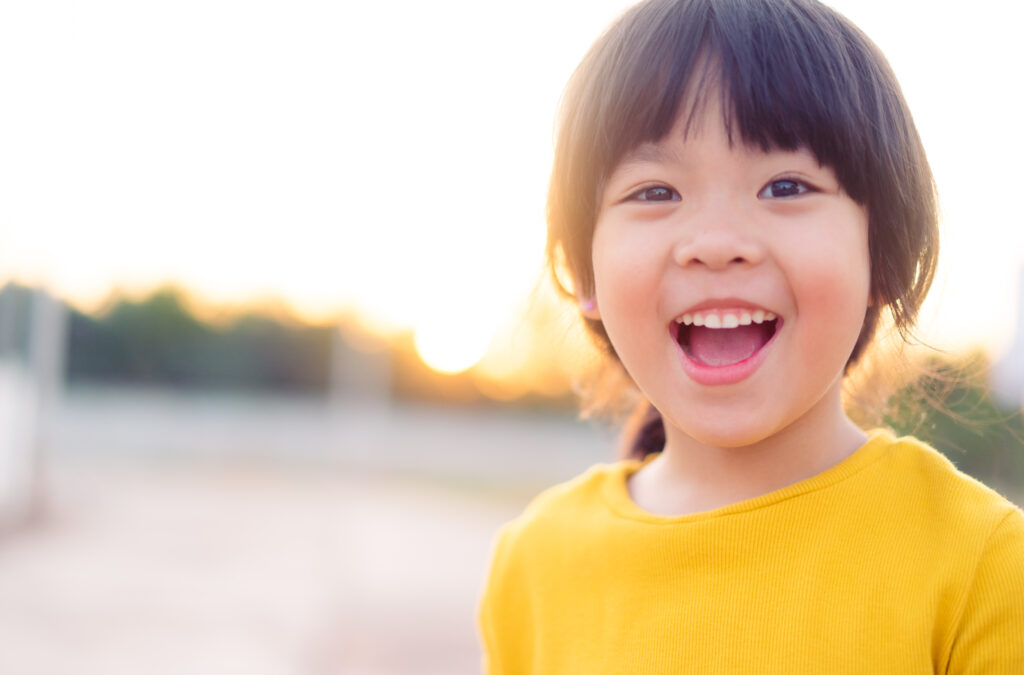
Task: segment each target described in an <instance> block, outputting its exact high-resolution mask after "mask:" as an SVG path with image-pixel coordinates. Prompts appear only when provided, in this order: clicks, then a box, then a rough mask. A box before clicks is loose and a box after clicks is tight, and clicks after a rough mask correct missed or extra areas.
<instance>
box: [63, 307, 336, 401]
mask: <svg viewBox="0 0 1024 675" xmlns="http://www.w3.org/2000/svg"><path fill="white" fill-rule="evenodd" d="M184 300H185V299H184V297H183V294H182V293H181V292H180V291H178V290H176V289H174V288H164V289H160V290H158V291H156V292H154V293H153V294H152V295H150V296H149V297H147V298H145V299H143V300H140V301H131V300H126V299H121V300H118V301H117V302H115V303H114V304H113V305H111V306H110V307H109V308H108V309H107V310H106V311H104V312H102V313H100V314H99V315H96V316H90V315H88V314H84V313H82V312H79V311H77V310H74V309H72V310H71V312H70V315H69V323H68V340H69V349H68V357H69V358H68V366H67V374H68V379H69V380H70V381H72V382H75V381H83V380H92V381H102V382H112V383H113V382H121V383H127V382H131V383H137V384H161V385H169V386H172V387H192V386H194V387H202V388H227V389H278V390H290V391H308V392H323V391H326V389H327V386H328V378H329V376H330V358H331V338H332V327H330V326H309V325H305V324H302V323H299V322H298V321H289V320H287V319H284V318H278V317H272V316H267V315H265V314H261V313H258V312H255V311H252V310H248V311H245V312H242V313H240V314H238V315H236V316H233V317H231V318H230V319H228V320H227V321H225V322H224V323H223V324H211V323H208V322H204V321H201V320H199V319H198V318H197V317H196V316H195V315H194V314H193V313H192V312H191V311H189V309H188V308H187V306H186V304H185V302H184Z"/></svg>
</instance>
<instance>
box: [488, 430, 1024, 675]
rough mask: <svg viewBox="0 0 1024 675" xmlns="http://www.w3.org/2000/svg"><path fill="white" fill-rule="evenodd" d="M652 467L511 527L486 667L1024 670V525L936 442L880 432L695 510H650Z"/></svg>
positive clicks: (556, 499) (497, 569) (496, 670)
mask: <svg viewBox="0 0 1024 675" xmlns="http://www.w3.org/2000/svg"><path fill="white" fill-rule="evenodd" d="M650 459H651V458H648V460H647V461H650ZM640 466H641V464H639V463H638V462H635V461H628V462H620V463H618V464H614V465H601V466H596V467H594V468H592V469H590V470H589V471H587V472H586V473H585V474H583V475H582V476H580V477H578V478H576V479H574V480H572V481H570V482H568V483H565V484H562V485H560V486H557V487H554V488H552V489H550V490H548V491H546V492H545V493H543V494H542V495H540V496H539V497H538V498H537V499H535V500H534V502H533V503H532V504H531V505H530V506H529V507H528V508H527V509H526V511H525V512H524V513H523V514H522V515H521V516H520V517H519V518H517V519H516V520H514V521H512V522H511V523H509V524H507V525H506V526H505V527H504V528H502V530H501V531H500V532H499V534H498V538H497V543H496V546H495V552H494V559H493V563H492V568H491V573H490V576H489V578H488V582H487V586H486V589H485V592H484V597H483V600H482V602H481V605H480V614H479V619H480V628H481V634H482V637H483V642H484V650H485V657H484V669H485V672H488V673H491V675H513V674H515V675H518V674H521V673H559V674H565V673H583V674H587V675H590V674H597V673H609V674H615V675H622V674H624V673H630V674H632V673H744V674H748V673H786V674H789V675H793V674H800V673H814V674H816V675H820V674H823V673H828V674H839V673H858V674H860V675H863V674H864V673H872V674H874V673H986V674H989V675H990V674H1002V673H1006V674H1010V673H1013V674H1015V675H1019V674H1022V673H1024V514H1022V513H1021V511H1020V510H1019V509H1018V508H1016V507H1015V506H1013V505H1012V504H1011V503H1009V502H1008V501H1007V500H1005V499H1004V498H1002V497H1000V496H999V495H998V494H996V493H995V492H993V491H992V490H990V489H988V488H986V487H985V486H983V485H981V484H980V483H978V482H977V481H975V480H973V479H971V478H969V477H967V476H965V475H963V474H961V473H959V472H958V471H957V470H956V469H955V468H954V467H953V465H952V464H950V463H949V462H948V461H947V460H946V459H945V458H944V457H942V456H941V455H940V454H939V453H937V452H936V451H934V450H932V449H931V448H929V447H927V446H925V445H923V444H921V443H920V442H918V441H916V440H914V439H910V438H904V439H899V440H897V439H895V438H893V437H892V436H891V435H889V434H888V433H886V432H874V433H872V435H871V438H870V440H869V441H868V442H867V443H866V444H865V445H864V446H863V447H861V448H860V449H858V450H857V451H856V452H855V453H854V454H852V455H851V456H850V457H848V458H846V459H845V460H844V461H843V462H841V463H840V464H838V465H836V466H834V467H832V468H831V469H829V470H827V471H825V472H823V473H821V474H819V475H817V476H814V477H812V478H809V479H807V480H804V481H801V482H799V483H796V484H794V485H791V486H789V487H786V488H783V489H781V490H778V491H775V492H772V493H770V494H767V495H763V496H761V497H757V498H755V499H751V500H747V501H744V502H741V503H738V504H733V505H731V506H726V507H724V508H720V509H716V510H713V511H708V512H706V513H699V514H693V515H686V516H678V517H667V516H659V515H653V514H650V513H647V512H645V511H643V510H642V509H640V508H639V507H638V506H636V505H635V504H634V503H633V502H632V500H631V499H630V497H629V493H628V491H627V489H626V479H627V478H628V476H629V475H630V474H631V473H633V472H635V471H636V470H638V469H639V468H640Z"/></svg>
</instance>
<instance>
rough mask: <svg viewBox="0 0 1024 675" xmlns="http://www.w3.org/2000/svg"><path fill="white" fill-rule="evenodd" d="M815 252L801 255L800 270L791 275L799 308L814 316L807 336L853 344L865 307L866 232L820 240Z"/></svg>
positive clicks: (867, 284)
mask: <svg viewBox="0 0 1024 675" xmlns="http://www.w3.org/2000/svg"><path fill="white" fill-rule="evenodd" d="M819 244H820V245H817V246H814V247H810V248H812V249H813V250H814V251H815V252H816V253H814V254H811V255H806V256H802V260H801V261H800V263H799V264H800V273H799V274H795V275H792V276H791V280H793V282H794V283H795V284H798V286H797V287H795V288H793V292H794V295H795V297H796V300H797V304H798V311H799V313H800V315H801V316H802V317H803V318H804V319H808V320H813V321H814V323H815V331H814V332H813V334H811V335H808V336H807V339H808V340H815V339H817V340H829V341H834V342H836V344H837V346H839V345H842V346H843V348H844V349H845V348H846V346H849V348H850V349H852V348H853V344H854V343H855V342H856V339H857V336H858V335H859V334H860V329H861V327H862V325H863V323H864V315H865V312H866V311H867V304H868V295H869V293H870V287H871V269H870V262H869V259H868V252H867V237H866V234H864V233H862V232H860V231H855V232H853V233H851V236H848V237H841V238H835V239H830V240H827V241H824V242H819Z"/></svg>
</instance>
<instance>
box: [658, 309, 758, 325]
mask: <svg viewBox="0 0 1024 675" xmlns="http://www.w3.org/2000/svg"><path fill="white" fill-rule="evenodd" d="M775 319H776V316H775V313H774V312H766V311H764V310H763V309H755V310H754V311H753V312H748V311H746V310H743V311H740V312H721V313H719V312H706V313H705V312H693V313H691V314H683V316H682V318H680V319H676V323H681V324H683V325H684V326H704V327H705V328H736V327H737V326H749V325H750V324H752V323H764V322H765V321H774V320H775Z"/></svg>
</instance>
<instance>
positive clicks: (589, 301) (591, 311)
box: [579, 298, 601, 321]
mask: <svg viewBox="0 0 1024 675" xmlns="http://www.w3.org/2000/svg"><path fill="white" fill-rule="evenodd" d="M579 305H580V314H582V315H583V316H584V317H585V318H587V319H593V320H595V321H600V320H601V312H600V310H598V308H597V299H596V298H580V299H579Z"/></svg>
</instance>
